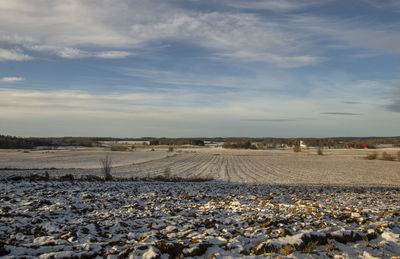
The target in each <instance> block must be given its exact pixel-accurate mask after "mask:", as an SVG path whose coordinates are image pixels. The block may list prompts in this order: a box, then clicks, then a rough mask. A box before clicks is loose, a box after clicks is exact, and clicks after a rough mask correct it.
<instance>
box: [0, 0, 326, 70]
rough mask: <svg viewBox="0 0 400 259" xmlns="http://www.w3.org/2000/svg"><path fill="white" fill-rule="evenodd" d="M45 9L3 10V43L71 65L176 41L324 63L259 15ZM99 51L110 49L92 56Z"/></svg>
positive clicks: (154, 8) (127, 7)
mask: <svg viewBox="0 0 400 259" xmlns="http://www.w3.org/2000/svg"><path fill="white" fill-rule="evenodd" d="M40 3H41V4H37V3H33V2H31V1H27V0H21V1H18V2H17V3H8V4H4V3H3V4H2V5H1V6H0V31H2V32H3V33H1V34H0V41H1V40H3V41H6V42H9V43H10V44H22V45H23V46H24V47H27V48H31V49H36V50H45V49H47V50H49V51H50V50H51V49H53V51H52V52H51V53H55V54H57V55H59V56H61V57H65V58H83V57H98V58H123V57H127V56H128V55H129V54H130V53H128V52H126V51H121V48H122V49H138V50H140V49H141V48H144V47H146V46H148V45H149V44H154V43H155V44H156V45H157V44H159V43H161V42H163V41H176V42H184V43H189V44H192V45H195V46H199V47H204V48H209V49H212V50H213V51H214V52H215V54H216V57H230V58H232V59H238V60H241V61H261V62H266V63H272V64H278V65H280V66H284V67H290V66H302V65H309V64H312V63H316V62H318V60H319V59H318V57H317V56H315V54H314V53H313V51H312V50H313V48H309V47H308V44H305V42H304V39H302V35H301V34H300V33H296V32H293V31H291V30H288V29H287V28H285V27H283V26H281V25H280V23H279V22H266V21H264V20H263V19H262V18H261V17H258V16H256V15H254V14H249V13H242V14H240V13H221V12H212V13H204V12H194V11H189V10H183V9H181V8H179V7H177V6H175V5H173V4H168V3H166V2H163V1H158V0H153V1H147V2H142V1H123V0H116V1H113V2H112V4H111V2H109V1H106V0H103V1H96V2H95V3H94V2H93V3H92V2H83V1H78V0H71V1H68V2H65V1H61V2H54V1H49V0H43V1H41V2H40ZM273 5H275V6H277V5H279V4H278V3H277V2H275V3H274V4H273ZM279 8H280V7H279ZM154 14H157V15H154ZM93 47H95V48H102V49H112V50H111V51H103V52H99V53H93V52H92V51H91V50H90V49H91V48H93ZM244 53H245V54H244Z"/></svg>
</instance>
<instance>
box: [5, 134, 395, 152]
mask: <svg viewBox="0 0 400 259" xmlns="http://www.w3.org/2000/svg"><path fill="white" fill-rule="evenodd" d="M299 140H303V141H304V143H305V144H307V145H308V146H321V147H326V148H345V147H349V146H351V147H354V148H359V147H366V146H368V147H369V148H374V147H375V146H376V145H382V144H393V145H394V146H397V147H400V137H363V138H360V137H340V138H336V137H335V138H221V137H216V138H153V137H144V138H107V137H106V138H101V137H56V138H53V137H49V138H34V137H28V138H22V137H14V136H6V135H0V148H1V149H18V148H20V149H31V148H35V147H37V146H84V147H94V146H98V145H99V143H98V142H99V141H149V142H150V145H198V146H203V145H204V142H207V141H208V142H225V143H229V145H232V147H233V148H235V147H239V148H250V147H251V145H249V144H250V143H263V144H265V145H266V146H279V145H281V144H286V145H288V146H292V145H296V144H298V143H299Z"/></svg>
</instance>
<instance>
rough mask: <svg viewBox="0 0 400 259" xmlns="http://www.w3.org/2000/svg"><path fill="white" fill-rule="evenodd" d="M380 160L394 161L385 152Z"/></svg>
mask: <svg viewBox="0 0 400 259" xmlns="http://www.w3.org/2000/svg"><path fill="white" fill-rule="evenodd" d="M382 159H383V160H385V161H394V157H393V156H392V155H390V154H388V153H386V152H383V153H382Z"/></svg>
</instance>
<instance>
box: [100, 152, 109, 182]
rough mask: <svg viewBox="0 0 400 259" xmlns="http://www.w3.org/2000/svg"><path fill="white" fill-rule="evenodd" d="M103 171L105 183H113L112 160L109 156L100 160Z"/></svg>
mask: <svg viewBox="0 0 400 259" xmlns="http://www.w3.org/2000/svg"><path fill="white" fill-rule="evenodd" d="M100 164H101V169H102V172H103V175H104V180H105V181H112V175H111V165H112V159H111V157H110V156H109V155H106V156H105V157H104V158H102V159H100Z"/></svg>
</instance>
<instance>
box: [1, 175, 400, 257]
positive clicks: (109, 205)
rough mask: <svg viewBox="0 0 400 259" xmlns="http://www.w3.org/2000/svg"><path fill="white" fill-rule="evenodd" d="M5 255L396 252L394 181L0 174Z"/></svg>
mask: <svg viewBox="0 0 400 259" xmlns="http://www.w3.org/2000/svg"><path fill="white" fill-rule="evenodd" d="M0 190H1V191H0V256H4V257H5V258H20V257H24V256H26V257H40V258H73V257H77V256H84V257H86V258H96V257H98V258H102V257H103V256H109V258H118V257H120V258H125V257H129V256H131V257H144V258H168V257H172V258H174V257H177V256H184V257H198V258H204V257H206V258H207V257H211V258H213V257H217V258H238V257H250V258H254V257H265V256H267V257H268V256H271V257H276V256H277V255H279V256H281V257H282V258H285V257H288V258H310V257H313V258H314V257H317V258H343V257H344V258H374V257H379V258H390V257H391V256H398V255H400V237H399V234H400V222H399V221H400V203H399V200H400V194H399V192H398V189H396V188H365V187H364V188H362V187H318V186H313V187H306V186H278V185H255V184H247V185H246V184H229V183H221V182H204V183H189V182H185V183H161V182H57V181H49V182H28V181H20V182H6V181H3V182H0Z"/></svg>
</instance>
